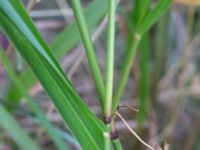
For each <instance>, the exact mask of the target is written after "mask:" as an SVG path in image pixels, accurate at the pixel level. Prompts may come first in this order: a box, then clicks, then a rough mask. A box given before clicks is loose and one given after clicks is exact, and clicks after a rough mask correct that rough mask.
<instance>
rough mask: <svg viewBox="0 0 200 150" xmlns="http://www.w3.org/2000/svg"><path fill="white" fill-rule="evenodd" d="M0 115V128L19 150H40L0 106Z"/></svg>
mask: <svg viewBox="0 0 200 150" xmlns="http://www.w3.org/2000/svg"><path fill="white" fill-rule="evenodd" d="M0 114H1V117H0V126H1V127H3V128H4V129H5V130H6V132H8V133H9V135H10V136H11V138H12V139H13V140H14V141H15V142H16V144H17V145H18V146H19V147H20V149H22V150H27V149H28V150H41V148H40V147H39V146H38V145H37V144H36V143H35V142H34V141H33V140H32V139H31V138H30V137H29V135H28V134H27V133H26V132H25V131H24V130H23V129H22V128H21V127H20V126H19V125H18V123H17V122H16V121H15V119H14V118H13V117H12V116H11V115H10V114H9V113H8V112H7V111H6V109H5V108H4V107H3V106H2V105H0Z"/></svg>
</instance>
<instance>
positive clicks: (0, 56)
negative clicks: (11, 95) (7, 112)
mask: <svg viewBox="0 0 200 150" xmlns="http://www.w3.org/2000/svg"><path fill="white" fill-rule="evenodd" d="M0 60H1V62H2V64H3V66H4V68H5V69H6V71H7V73H8V75H9V76H10V78H11V79H12V81H13V82H14V84H15V85H16V87H17V88H18V89H19V91H20V92H21V93H22V94H23V96H24V97H25V99H26V100H27V105H28V106H29V107H30V109H31V110H32V111H33V112H34V113H35V115H36V116H37V118H38V120H39V122H40V123H41V124H42V125H43V126H44V128H45V129H46V130H47V133H48V135H49V136H50V137H51V138H52V140H53V141H54V143H55V145H56V146H57V148H58V150H69V148H68V147H67V146H66V145H65V144H64V142H63V141H62V140H61V138H60V137H59V136H58V134H57V132H56V131H55V129H54V128H53V126H52V125H51V123H50V122H49V121H48V120H47V118H46V117H45V114H44V113H43V112H42V110H41V109H40V107H39V106H38V105H37V103H36V102H35V100H34V99H33V98H32V97H30V95H29V94H28V91H27V90H26V88H25V87H24V86H23V85H22V83H21V81H20V80H19V78H18V77H17V76H16V74H15V71H14V69H13V66H12V64H11V62H10V61H9V59H8V58H7V56H6V55H5V53H4V51H3V49H2V48H1V47H0Z"/></svg>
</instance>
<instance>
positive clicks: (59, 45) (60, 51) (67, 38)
mask: <svg viewBox="0 0 200 150" xmlns="http://www.w3.org/2000/svg"><path fill="white" fill-rule="evenodd" d="M106 10H107V1H102V0H95V1H93V2H91V4H90V5H89V6H88V8H87V9H86V11H85V13H84V16H85V18H86V22H87V26H88V28H89V29H91V28H94V27H95V26H96V25H97V24H98V22H99V21H100V20H101V18H103V16H104V15H105V13H106ZM93 12H95V13H93ZM80 41H81V37H80V33H79V30H78V26H77V24H76V21H73V22H71V23H70V24H69V25H68V26H67V27H66V29H64V30H63V31H62V32H61V33H60V34H59V35H58V36H57V37H56V38H55V39H54V40H53V41H52V42H51V44H50V48H51V49H52V51H53V53H54V54H55V56H56V57H57V58H58V59H60V58H61V57H62V56H63V55H64V54H66V53H68V52H69V51H70V50H71V49H72V48H73V47H74V46H75V45H76V44H78V43H79V42H80ZM27 77H28V78H27ZM20 80H21V81H23V85H24V86H26V88H27V89H29V88H30V87H31V86H33V85H34V84H35V82H36V81H37V79H36V78H35V76H34V75H33V73H32V71H31V69H30V68H28V69H26V70H24V71H23V72H22V73H21V74H20ZM21 96H22V94H21V93H20V92H19V91H18V89H17V88H16V87H15V86H12V88H11V89H10V91H9V93H8V95H7V98H6V99H8V101H9V100H12V103H13V101H15V102H16V103H18V101H19V99H20V98H21Z"/></svg>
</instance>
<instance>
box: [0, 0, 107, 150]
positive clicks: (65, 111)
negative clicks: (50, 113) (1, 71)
mask: <svg viewBox="0 0 200 150" xmlns="http://www.w3.org/2000/svg"><path fill="white" fill-rule="evenodd" d="M0 19H1V22H0V27H1V30H2V31H3V32H4V33H5V34H6V35H7V37H8V38H9V39H10V41H11V42H12V44H13V45H14V46H15V47H16V49H17V50H18V51H19V53H20V54H21V55H22V56H23V57H24V59H25V60H26V62H27V63H28V64H29V66H30V67H31V69H32V70H33V72H34V73H35V75H36V77H37V78H38V79H39V81H40V82H41V84H42V86H43V87H44V89H45V90H46V92H47V94H48V95H49V97H50V98H51V100H52V101H53V103H54V104H55V106H56V108H57V110H58V111H59V113H60V115H61V116H62V118H63V119H64V121H65V123H66V125H67V126H68V128H69V129H70V130H71V132H72V133H73V134H74V136H75V137H76V138H77V140H78V141H79V143H80V145H81V146H82V148H83V149H84V150H88V148H90V149H94V150H103V149H104V147H103V146H104V137H103V132H107V128H106V127H105V125H104V124H103V123H102V122H101V121H100V120H99V119H98V118H97V117H96V116H95V115H94V114H93V113H92V112H91V111H90V110H89V108H88V107H87V106H86V105H85V103H84V102H83V100H82V99H81V98H80V96H79V95H78V94H77V92H76V90H75V89H74V87H73V86H72V84H71V82H70V81H69V80H68V78H67V77H66V76H65V74H64V72H63V71H62V69H61V67H60V66H59V64H58V62H57V60H56V59H55V57H54V56H53V54H52V53H51V51H50V50H49V48H48V47H47V45H46V43H45V42H44V40H43V39H42V38H41V36H40V34H39V33H38V31H37V29H36V28H35V26H34V25H33V23H32V21H31V19H30V18H29V16H28V14H27V12H26V11H25V9H24V7H23V5H22V4H21V2H20V1H19V0H15V1H13V0H7V1H0Z"/></svg>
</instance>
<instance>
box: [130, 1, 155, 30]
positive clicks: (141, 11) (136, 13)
mask: <svg viewBox="0 0 200 150" xmlns="http://www.w3.org/2000/svg"><path fill="white" fill-rule="evenodd" d="M150 3H151V0H143V1H141V0H136V1H135V2H134V6H133V7H134V9H133V12H132V17H133V24H135V27H136V28H137V27H138V25H140V24H141V21H143V19H144V17H145V16H146V14H147V12H148V10H149V6H150Z"/></svg>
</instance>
